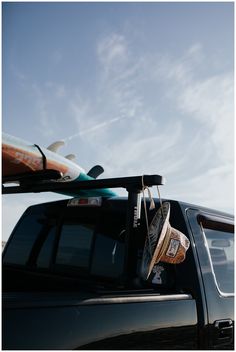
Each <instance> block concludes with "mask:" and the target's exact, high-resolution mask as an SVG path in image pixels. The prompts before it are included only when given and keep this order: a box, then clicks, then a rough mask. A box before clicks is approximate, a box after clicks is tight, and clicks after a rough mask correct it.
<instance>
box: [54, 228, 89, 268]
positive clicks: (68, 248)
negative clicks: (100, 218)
mask: <svg viewBox="0 0 236 352" xmlns="http://www.w3.org/2000/svg"><path fill="white" fill-rule="evenodd" d="M92 238H93V226H92V225H89V224H73V223H68V224H64V225H63V226H62V230H61V236H60V241H59V245H58V251H57V256H56V264H60V265H67V266H72V267H80V268H88V266H89V259H90V248H91V245H92Z"/></svg>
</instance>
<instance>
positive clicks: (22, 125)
mask: <svg viewBox="0 0 236 352" xmlns="http://www.w3.org/2000/svg"><path fill="white" fill-rule="evenodd" d="M2 16H3V41H2V62H3V69H2V77H3V78H2V85H3V98H2V101H3V113H2V128H3V131H4V132H7V133H9V134H12V135H15V136H17V137H20V138H23V139H26V140H29V141H30V142H32V143H37V144H40V145H42V146H48V145H49V144H51V143H52V142H54V141H55V140H59V139H64V140H65V141H66V142H67V143H66V146H65V147H64V149H62V150H61V153H63V154H64V155H66V154H68V153H75V154H76V155H77V162H78V163H79V164H80V165H81V166H82V167H83V168H85V169H86V170H89V169H90V167H91V166H93V165H95V164H97V163H100V164H101V165H103V167H104V168H105V173H104V177H116V176H128V175H139V174H140V175H141V174H143V173H145V174H152V173H156V174H162V175H164V176H165V177H166V180H167V183H166V186H164V187H162V189H161V191H162V196H163V197H170V198H173V199H180V200H184V201H188V202H191V203H195V204H202V205H204V206H208V207H212V208H216V209H220V210H224V211H228V212H232V211H233V201H234V197H233V193H234V192H233V186H234V185H233V161H234V160H233V138H234V136H233V132H234V131H233V130H234V128H233V127H234V126H233V113H234V105H233V104H234V102H233V98H234V91H233V90H234V85H233V78H234V72H233V64H234V57H233V54H234V48H233V44H234V40H233V33H234V4H233V2H228V3H227V2H209V3H207V2H198V3H192V2H189V3H188V2H182V3H177V2H171V3H168V2H152V3H145V2H143V3H134V2H133V3H123V2H120V3H112V2H111V3H109V2H108V3H89V2H85V3H82V2H72V3H68V2H65V3H59V2H58V3H57V2H53V3H46V2H41V3H36V2H33V3H27V2H25V3H23V2H22V3H21V2H17V3H10V2H9V3H3V11H2ZM154 195H156V194H155V192H154ZM55 198H58V196H55V195H50V194H44V195H38V196H37V198H36V197H35V195H17V196H4V197H3V203H2V204H3V207H2V208H3V223H4V224H3V238H6V237H8V235H9V232H10V230H11V229H12V227H13V225H14V222H15V221H16V220H17V219H18V218H19V216H20V214H21V212H22V211H23V210H24V209H25V208H26V207H27V206H28V205H29V204H31V203H35V202H37V201H38V202H41V201H45V200H51V199H55ZM12 209H14V211H13V212H12Z"/></svg>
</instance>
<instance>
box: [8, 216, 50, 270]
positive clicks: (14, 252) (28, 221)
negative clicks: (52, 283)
mask: <svg viewBox="0 0 236 352" xmlns="http://www.w3.org/2000/svg"><path fill="white" fill-rule="evenodd" d="M43 220H44V219H43V218H42V215H41V216H40V215H38V214H31V215H30V216H24V217H23V218H22V219H21V221H20V222H19V224H18V225H17V227H16V229H15V231H14V234H13V239H12V240H11V241H10V243H9V246H8V247H7V251H6V253H5V255H4V259H3V263H6V264H16V265H26V263H27V261H28V259H29V256H30V253H31V250H32V248H33V246H34V243H35V241H36V239H37V238H38V236H39V234H40V232H41V231H42V229H43ZM15 234H16V236H15Z"/></svg>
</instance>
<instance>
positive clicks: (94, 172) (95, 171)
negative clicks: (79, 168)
mask: <svg viewBox="0 0 236 352" xmlns="http://www.w3.org/2000/svg"><path fill="white" fill-rule="evenodd" d="M103 172H104V169H103V167H102V166H100V165H95V166H93V167H92V169H90V170H89V172H88V173H87V175H88V176H90V177H93V178H97V177H98V176H100V175H101V174H102V173H103Z"/></svg>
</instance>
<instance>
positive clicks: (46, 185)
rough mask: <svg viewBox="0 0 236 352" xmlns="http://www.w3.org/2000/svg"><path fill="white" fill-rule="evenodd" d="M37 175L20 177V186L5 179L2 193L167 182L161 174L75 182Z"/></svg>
mask: <svg viewBox="0 0 236 352" xmlns="http://www.w3.org/2000/svg"><path fill="white" fill-rule="evenodd" d="M37 176H40V175H36V174H35V178H32V177H30V175H25V176H24V177H22V178H18V181H19V186H12V185H11V186H6V185H5V184H6V183H7V182H16V180H15V179H11V178H10V177H9V178H8V179H3V185H2V194H14V193H38V192H62V191H73V190H87V189H101V188H125V189H127V191H128V192H129V189H136V190H141V189H142V188H143V184H144V185H145V186H148V187H151V186H155V185H163V184H164V183H165V180H164V178H163V177H162V176H160V175H144V176H129V177H118V178H107V179H98V180H97V179H95V180H89V181H74V182H50V181H48V182H37V181H38V178H37ZM50 176H52V173H48V175H47V178H48V177H50ZM44 180H45V178H44Z"/></svg>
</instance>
